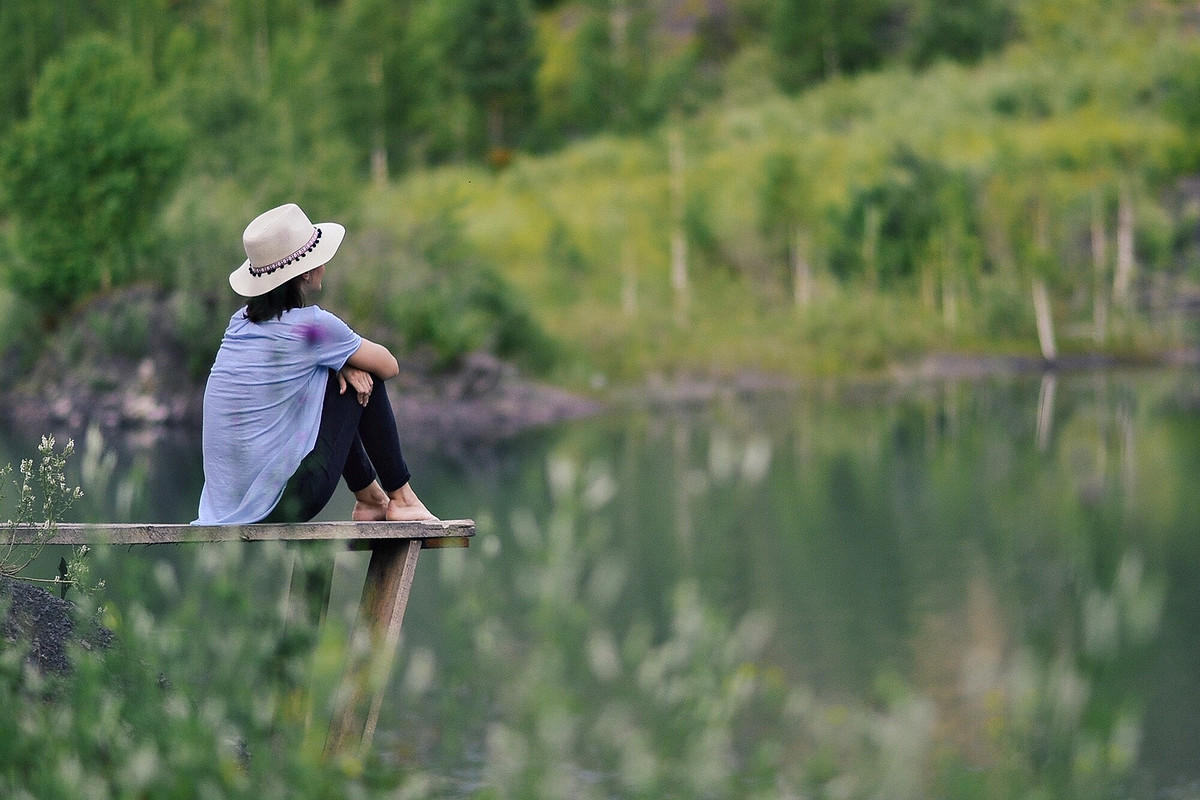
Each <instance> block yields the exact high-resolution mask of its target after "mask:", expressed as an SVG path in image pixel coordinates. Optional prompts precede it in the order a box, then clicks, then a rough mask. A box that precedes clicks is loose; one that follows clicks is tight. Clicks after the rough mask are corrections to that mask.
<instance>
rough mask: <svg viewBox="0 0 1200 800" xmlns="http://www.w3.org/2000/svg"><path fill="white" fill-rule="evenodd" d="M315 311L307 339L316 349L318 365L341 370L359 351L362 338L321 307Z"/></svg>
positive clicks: (316, 307) (315, 308)
mask: <svg viewBox="0 0 1200 800" xmlns="http://www.w3.org/2000/svg"><path fill="white" fill-rule="evenodd" d="M313 310H314V314H315V316H314V320H313V323H312V328H311V332H310V333H309V334H308V336H307V338H308V339H309V344H310V345H312V346H313V347H314V348H315V356H316V360H317V363H318V364H320V365H321V366H323V367H329V368H330V369H341V368H342V367H344V366H345V365H346V361H347V359H349V358H350V356H352V355H354V354H355V353H356V352H357V351H358V348H359V345H361V344H362V337H361V336H359V335H358V334H357V333H355V332H354V331H353V330H352V329H351V328H350V326H349V325H347V324H346V323H345V322H342V320H341V319H340V318H338V317H337V316H336V315H334V314H331V313H329V312H328V311H326V310H325V309H323V308H321V307H320V306H314V308H313Z"/></svg>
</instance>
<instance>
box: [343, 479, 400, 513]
mask: <svg viewBox="0 0 1200 800" xmlns="http://www.w3.org/2000/svg"><path fill="white" fill-rule="evenodd" d="M390 502H391V498H389V497H388V496H387V492H385V491H384V490H383V487H382V486H380V485H379V482H378V481H373V482H372V483H371V485H370V486H368V487H367V488H365V489H362V490H361V491H357V492H355V493H354V510H353V511H351V512H350V519H352V520H354V521H355V522H382V521H383V520H386V519H387V518H388V516H387V511H388V505H389V504H390Z"/></svg>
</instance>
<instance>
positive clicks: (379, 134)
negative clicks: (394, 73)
mask: <svg viewBox="0 0 1200 800" xmlns="http://www.w3.org/2000/svg"><path fill="white" fill-rule="evenodd" d="M367 80H369V81H370V83H371V89H372V90H374V92H375V98H376V102H377V103H378V104H379V106H378V110H377V114H378V117H377V119H376V120H375V130H374V132H373V133H372V135H371V140H372V142H371V181H372V182H373V183H374V184H375V185H376V186H379V187H383V186H386V185H387V182H388V161H387V132H386V130H385V128H384V121H383V111H382V108H383V58H382V57H380V56H379V55H378V54H376V55H374V56H372V57H371V58H370V60H369V61H368V64H367Z"/></svg>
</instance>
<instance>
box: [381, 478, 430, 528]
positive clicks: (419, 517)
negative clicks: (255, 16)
mask: <svg viewBox="0 0 1200 800" xmlns="http://www.w3.org/2000/svg"><path fill="white" fill-rule="evenodd" d="M387 519H389V520H391V521H392V522H418V521H423V520H437V517H435V516H434V515H433V514H431V513H430V511H429V509H428V508H426V507H425V504H424V503H422V502H421V501H420V499H419V498H418V497H417V494H416V492H414V491H413V490H412V487H411V486H409V485H408V484H407V483H406V484H404V485H403V486H401V487H400V488H399V489H397V490H396V491H394V492H391V493H390V494H389V502H388V506H387Z"/></svg>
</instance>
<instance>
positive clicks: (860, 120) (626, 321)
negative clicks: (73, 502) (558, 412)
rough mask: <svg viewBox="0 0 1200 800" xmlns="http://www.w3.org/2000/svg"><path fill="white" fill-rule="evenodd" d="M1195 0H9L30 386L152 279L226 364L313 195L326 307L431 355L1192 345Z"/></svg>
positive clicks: (6, 122)
mask: <svg viewBox="0 0 1200 800" xmlns="http://www.w3.org/2000/svg"><path fill="white" fill-rule="evenodd" d="M1196 13H1197V10H1196V4H1195V3H1192V2H1183V1H1182V0H1178V1H1169V0H1154V1H1153V2H1142V1H1139V2H1132V1H1131V0H1103V1H1099V0H1009V1H1008V2H1004V1H1003V0H860V2H856V3H853V4H850V5H847V4H838V3H830V2H826V0H710V1H709V2H683V0H674V1H671V2H668V1H667V0H661V1H660V0H588V1H586V2H585V1H584V0H575V1H574V2H567V1H565V0H561V1H559V2H554V1H553V0H541V2H535V3H531V2H522V1H521V0H444V1H443V2H423V1H422V0H407V1H402V0H396V1H395V2H385V1H384V0H342V1H335V0H209V1H207V2H200V1H199V0H192V1H185V0H179V1H178V2H167V1H166V0H89V1H88V2H82V1H69V2H62V3H57V4H54V5H53V6H51V5H47V4H44V3H39V2H35V1H34V0H30V1H29V2H22V0H5V2H4V3H3V5H2V6H0V50H2V52H0V62H2V63H3V64H4V65H5V69H4V70H3V71H2V72H0V98H2V99H0V143H2V146H0V150H2V153H3V156H2V158H0V188H2V189H3V192H2V195H3V200H2V205H0V233H2V234H3V236H4V241H5V246H4V247H3V248H0V263H2V274H3V279H2V280H0V287H3V288H0V310H2V311H3V314H4V320H5V323H4V325H3V326H2V335H0V346H3V347H4V348H5V351H6V352H7V353H8V360H7V361H6V362H5V363H6V365H7V366H8V367H9V369H6V370H4V372H5V374H6V380H9V381H11V380H14V372H15V373H16V374H17V375H19V374H21V369H20V368H21V367H22V366H28V365H29V364H30V363H31V362H33V361H35V360H36V359H37V357H38V352H37V350H38V348H39V347H42V346H44V345H45V342H46V341H47V337H45V336H44V335H42V333H44V332H45V331H48V330H55V329H57V328H59V327H61V324H62V322H63V321H64V320H78V319H80V318H81V317H82V316H84V315H86V314H87V313H88V307H89V304H95V302H96V299H97V297H98V296H111V295H112V294H113V293H117V294H118V296H119V293H120V291H121V289H122V287H126V286H129V285H131V284H138V285H140V286H142V287H152V288H153V289H154V290H156V291H157V292H158V293H159V294H156V295H155V298H156V303H157V304H158V305H159V306H160V307H161V309H162V311H161V313H162V314H163V315H167V316H169V317H170V319H169V321H170V322H172V323H173V324H172V325H171V326H170V328H171V330H173V331H174V332H175V333H174V338H175V339H177V340H178V341H177V344H178V345H179V347H180V348H181V349H182V350H183V351H184V353H185V357H186V360H187V362H188V363H189V364H190V365H191V370H192V374H193V376H194V377H197V378H199V377H202V376H203V374H204V373H205V371H206V369H207V366H208V363H209V359H210V358H211V355H212V351H213V350H214V349H215V347H216V344H215V342H216V337H217V335H218V334H219V331H220V330H221V329H222V327H223V325H224V322H225V320H226V319H227V318H228V314H229V313H230V312H231V311H232V309H233V308H235V307H236V304H237V301H236V298H234V297H233V295H232V294H231V293H230V291H229V290H228V288H227V286H226V284H225V276H226V274H227V273H228V272H230V271H232V269H233V268H234V267H236V266H237V265H238V264H239V263H240V261H241V259H242V253H241V249H240V234H241V231H242V229H243V228H244V226H245V225H246V223H247V222H248V221H249V220H250V219H251V218H253V217H254V216H255V215H256V214H258V213H259V212H260V211H262V210H264V209H266V208H268V207H271V206H273V205H276V204H279V203H282V202H288V201H295V202H299V203H300V204H301V205H302V206H303V207H304V208H305V209H306V210H307V211H308V213H309V215H310V217H312V218H313V219H314V220H323V219H336V220H340V221H343V222H344V223H346V224H347V226H348V227H349V228H350V231H351V236H350V238H349V239H348V241H347V247H346V248H345V249H344V250H343V254H342V256H341V257H340V258H339V264H338V269H337V270H334V271H332V272H331V274H330V280H329V281H328V283H329V291H328V292H327V295H328V297H327V298H326V299H325V300H324V301H323V302H325V303H326V305H330V306H333V307H336V308H339V309H340V310H341V311H342V312H343V313H345V314H346V315H347V316H348V317H350V320H351V322H352V323H353V324H355V325H356V326H358V327H359V328H360V329H361V330H363V331H364V332H368V331H369V332H372V333H374V334H375V335H376V336H378V337H379V338H381V339H382V340H384V341H385V342H386V343H387V344H389V345H391V346H393V347H395V348H397V349H398V350H400V351H401V352H406V353H421V354H422V355H423V356H425V357H426V358H427V359H428V360H430V361H431V362H432V363H433V364H434V365H435V366H446V365H452V364H453V363H455V362H456V361H457V360H458V359H460V358H461V357H462V356H463V355H464V354H465V353H467V352H471V351H478V350H489V351H492V352H494V353H497V354H499V355H501V356H502V357H505V358H507V359H511V360H514V361H516V362H518V363H519V364H521V365H522V366H524V367H525V368H526V369H528V370H530V371H533V372H535V373H537V374H540V375H544V376H548V377H551V378H552V379H554V380H556V381H558V382H560V383H564V384H568V385H573V386H577V387H583V386H587V385H592V384H595V383H597V382H599V381H619V382H624V381H635V382H636V381H638V380H641V379H643V378H645V377H646V376H647V375H653V374H659V373H664V374H679V373H696V372H700V373H704V374H708V375H712V374H717V375H726V374H729V373H732V372H737V371H741V370H747V369H753V370H765V371H770V372H776V373H783V374H787V375H797V374H813V373H818V374H825V373H831V372H848V371H851V372H863V371H878V370H880V369H882V368H885V367H887V366H889V365H894V364H897V363H905V362H910V361H913V360H915V359H917V358H919V357H921V356H922V355H924V354H926V353H929V352H931V351H945V350H951V351H955V352H965V353H979V352H997V351H999V352H1006V353H1021V354H1030V355H1034V356H1037V355H1041V356H1043V357H1047V358H1054V357H1058V356H1062V355H1070V354H1073V353H1078V352H1101V353H1106V354H1110V355H1118V356H1144V355H1148V354H1154V353H1161V352H1163V351H1167V350H1177V349H1180V348H1188V347H1191V346H1193V345H1194V343H1195V341H1196V335H1197V331H1196V326H1195V324H1194V316H1195V315H1194V314H1193V313H1190V312H1192V311H1194V309H1195V306H1196V304H1197V303H1198V302H1200V274H1198V269H1197V224H1198V223H1200V188H1198V185H1197V182H1196V181H1195V179H1194V175H1195V174H1196V171H1197V160H1198V158H1200V147H1198V145H1197V141H1198V139H1197V137H1196V135H1195V133H1196V128H1197V127H1200V111H1198V110H1197V109H1200V104H1198V103H1197V100H1198V99H1200V45H1198V38H1197V30H1196ZM105 308H106V309H107V308H110V306H105ZM112 308H114V309H115V310H105V311H101V312H98V313H100V314H120V313H121V307H120V303H119V302H116V303H115V306H112ZM119 327H120V326H116V325H109V326H108V328H107V330H108V331H109V332H108V336H109V338H110V339H112V340H113V342H114V343H116V344H114V345H113V347H120V348H124V349H126V350H132V351H136V350H137V349H138V347H139V342H138V341H137V337H136V336H134V337H132V338H131V337H130V336H127V335H123V334H124V333H127V332H124V331H121V330H119ZM135 333H136V332H135ZM51 338H52V337H51ZM143 338H145V334H144V333H143ZM152 338H154V339H157V338H158V337H157V336H155V337H152ZM146 344H147V345H148V344H149V343H146ZM110 349H113V348H111V347H110Z"/></svg>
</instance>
